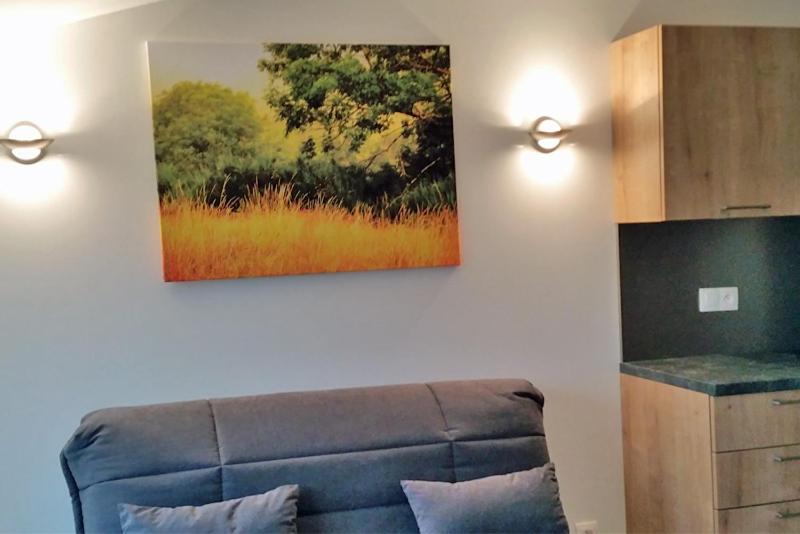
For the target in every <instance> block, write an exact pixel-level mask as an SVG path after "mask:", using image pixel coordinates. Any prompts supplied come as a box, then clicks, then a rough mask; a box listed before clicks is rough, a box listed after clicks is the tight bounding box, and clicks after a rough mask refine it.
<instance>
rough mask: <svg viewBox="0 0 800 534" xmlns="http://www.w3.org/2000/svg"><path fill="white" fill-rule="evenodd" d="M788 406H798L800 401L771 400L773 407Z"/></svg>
mask: <svg viewBox="0 0 800 534" xmlns="http://www.w3.org/2000/svg"><path fill="white" fill-rule="evenodd" d="M789 404H800V399H772V405H773V406H787V405H789Z"/></svg>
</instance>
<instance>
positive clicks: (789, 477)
mask: <svg viewBox="0 0 800 534" xmlns="http://www.w3.org/2000/svg"><path fill="white" fill-rule="evenodd" d="M714 479H715V483H716V489H717V491H716V495H715V499H714V507H715V508H718V509H720V508H738V507H740V506H753V505H756V504H767V503H773V502H779V501H793V500H800V445H793V446H791V447H775V448H768V449H753V450H749V451H735V452H720V453H716V454H714Z"/></svg>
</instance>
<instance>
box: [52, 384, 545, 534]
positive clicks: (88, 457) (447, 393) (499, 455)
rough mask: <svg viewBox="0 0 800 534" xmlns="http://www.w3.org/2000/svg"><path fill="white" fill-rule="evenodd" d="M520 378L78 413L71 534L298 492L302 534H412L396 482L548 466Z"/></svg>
mask: <svg viewBox="0 0 800 534" xmlns="http://www.w3.org/2000/svg"><path fill="white" fill-rule="evenodd" d="M543 403H544V399H543V397H542V394H541V393H540V392H539V391H538V390H537V389H536V388H534V387H533V386H532V385H531V384H530V383H529V382H527V381H524V380H477V381H462V382H439V383H431V384H413V385H402V386H384V387H374V388H358V389H341V390H332V391H315V392H304V393H281V394H273V395H261V396H253V397H241V398H229V399H216V400H201V401H192V402H180V403H172V404H159V405H151V406H138V407H128V408H109V409H104V410H99V411H96V412H92V413H90V414H88V415H86V416H85V417H84V418H83V420H82V422H81V424H80V426H79V427H78V429H77V430H76V431H75V433H74V434H73V436H72V438H71V439H70V440H69V442H68V443H67V444H66V446H65V447H64V449H63V451H62V453H61V464H62V467H63V470H64V476H65V478H66V481H67V485H68V486H69V492H70V495H71V497H72V505H73V510H74V516H75V530H76V531H77V532H104V533H108V532H120V523H119V516H118V511H117V504H118V503H133V504H140V505H148V506H181V505H201V504H206V503H210V502H215V501H221V500H226V499H233V498H237V497H242V496H245V495H252V494H257V493H262V492H265V491H268V490H270V489H272V488H275V487H277V486H280V485H282V484H299V486H300V494H301V495H300V501H299V504H298V508H299V516H298V529H299V531H300V532H417V526H416V522H415V520H414V515H413V514H412V512H411V509H410V508H409V506H408V504H407V502H406V498H405V495H404V494H403V491H402V489H401V487H400V480H402V479H417V480H439V481H450V482H456V481H463V480H470V479H474V478H480V477H485V476H489V475H495V474H504V473H509V472H513V471H521V470H525V469H531V468H533V467H538V466H540V465H543V464H544V463H546V462H547V461H548V460H549V459H548V453H547V445H546V443H545V436H544V428H543V425H542V406H543Z"/></svg>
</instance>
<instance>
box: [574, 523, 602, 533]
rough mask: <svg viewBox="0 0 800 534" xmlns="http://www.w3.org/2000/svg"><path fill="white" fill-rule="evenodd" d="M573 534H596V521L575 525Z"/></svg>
mask: <svg viewBox="0 0 800 534" xmlns="http://www.w3.org/2000/svg"><path fill="white" fill-rule="evenodd" d="M575 534H597V521H581V522H579V523H575Z"/></svg>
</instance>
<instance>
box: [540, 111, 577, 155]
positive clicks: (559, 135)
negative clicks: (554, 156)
mask: <svg viewBox="0 0 800 534" xmlns="http://www.w3.org/2000/svg"><path fill="white" fill-rule="evenodd" d="M570 131H571V130H568V129H566V128H562V126H561V124H560V123H559V122H558V121H557V120H555V119H553V118H551V117H539V118H538V119H536V122H534V123H533V126H532V127H531V130H530V135H531V139H532V140H533V148H535V149H536V150H538V151H539V152H543V153H545V154H549V153H551V152H554V151H555V150H556V149H557V148H558V147H560V146H561V142H562V141H563V140H564V138H565V137H566V136H567V135H568V134H569V133H570Z"/></svg>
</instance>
